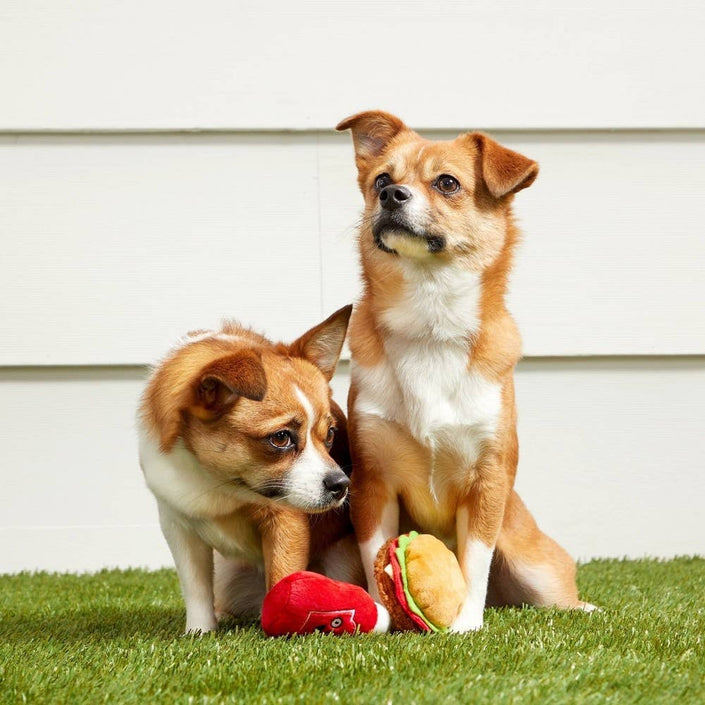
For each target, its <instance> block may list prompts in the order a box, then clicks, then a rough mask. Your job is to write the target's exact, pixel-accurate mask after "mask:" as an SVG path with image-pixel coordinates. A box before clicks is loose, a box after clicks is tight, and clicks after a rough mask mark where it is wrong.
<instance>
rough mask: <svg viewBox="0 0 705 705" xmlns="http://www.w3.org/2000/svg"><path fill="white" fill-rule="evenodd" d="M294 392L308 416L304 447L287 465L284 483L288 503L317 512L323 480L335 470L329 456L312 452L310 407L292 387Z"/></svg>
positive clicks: (312, 418)
mask: <svg viewBox="0 0 705 705" xmlns="http://www.w3.org/2000/svg"><path fill="white" fill-rule="evenodd" d="M294 392H295V393H296V396H297V397H298V399H299V401H300V402H301V405H302V406H303V407H304V411H305V412H306V416H307V417H308V427H307V429H306V445H305V446H304V449H303V452H302V453H301V455H300V456H299V457H298V458H297V459H296V462H295V463H294V464H293V465H292V466H291V470H290V471H289V475H288V478H287V481H286V485H287V499H288V501H289V504H291V505H293V506H295V507H299V508H300V509H304V510H311V509H320V508H321V503H322V502H323V501H324V486H323V478H324V477H325V475H326V474H327V473H329V472H330V471H331V470H332V469H333V467H335V466H334V465H333V463H332V461H331V459H330V458H329V457H327V456H326V457H324V456H322V455H321V453H320V452H319V451H318V450H316V448H315V446H314V444H313V440H312V438H311V430H312V428H313V424H314V421H315V412H314V410H313V404H311V401H310V400H309V398H308V397H307V396H306V395H305V394H304V393H303V392H302V391H301V390H300V389H299V388H298V387H297V386H296V385H294Z"/></svg>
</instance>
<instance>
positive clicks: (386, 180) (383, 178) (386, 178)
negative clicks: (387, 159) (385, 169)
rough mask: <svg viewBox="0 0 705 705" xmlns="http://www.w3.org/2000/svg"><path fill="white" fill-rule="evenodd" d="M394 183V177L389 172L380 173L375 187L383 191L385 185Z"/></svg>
mask: <svg viewBox="0 0 705 705" xmlns="http://www.w3.org/2000/svg"><path fill="white" fill-rule="evenodd" d="M391 183H392V177H391V176H390V175H389V174H386V173H385V174H380V175H379V176H378V177H377V178H376V179H375V188H376V189H377V190H378V191H381V190H382V189H383V188H384V187H385V186H388V185H389V184H391Z"/></svg>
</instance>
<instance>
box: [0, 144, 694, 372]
mask: <svg viewBox="0 0 705 705" xmlns="http://www.w3.org/2000/svg"><path fill="white" fill-rule="evenodd" d="M437 134H438V135H440V136H450V135H451V134H452V133H437ZM496 136H497V137H498V138H499V139H500V140H501V141H503V142H504V143H505V144H507V145H509V146H511V147H514V148H516V149H519V150H520V151H522V152H524V153H525V154H527V155H529V156H531V157H534V158H536V159H537V160H538V161H539V162H540V164H541V168H542V170H541V174H540V177H539V179H538V180H537V181H536V183H535V185H534V186H532V187H531V188H530V189H528V190H526V191H524V192H522V193H520V194H519V195H518V196H517V199H516V212H517V215H518V217H519V221H520V225H521V227H522V230H523V233H524V239H523V243H522V245H521V247H520V248H519V251H518V253H517V258H516V266H515V270H514V273H513V276H512V285H511V290H510V308H511V310H512V311H513V313H514V314H515V315H516V317H517V319H518V321H519V325H520V328H521V331H522V335H523V337H524V351H525V354H526V355H528V356H537V355H538V356H541V355H613V354H637V355H643V354H697V353H701V352H702V351H703V350H705V316H703V315H702V310H703V301H705V277H703V276H702V272H703V262H705V238H703V237H702V223H703V222H705V199H703V198H702V193H704V192H705V169H703V168H702V164H703V163H705V133H703V132H690V133H672V132H671V133H669V132H658V133H618V134H607V133H568V134H565V133H541V134H527V133H501V132H500V133H498V134H497V135H496ZM0 193H2V196H1V197H0V200H1V201H2V208H0V238H1V239H2V243H3V257H2V265H1V267H2V275H3V276H2V277H1V278H0V297H1V298H0V301H2V304H1V307H2V309H3V315H2V317H0V332H1V333H2V335H3V345H2V347H1V348H0V364H5V365H27V364H30V365H31V364H74V365H75V364H78V365H81V364H143V363H147V362H151V361H153V360H154V359H155V358H156V357H158V356H159V355H160V354H161V353H162V352H163V351H164V350H165V349H166V348H167V347H168V345H169V344H170V343H171V342H172V341H173V340H174V339H175V338H176V337H177V336H178V335H181V334H182V333H184V332H185V331H186V330H188V329H190V328H196V327H204V326H213V325H216V324H217V323H218V321H219V320H220V318H222V317H224V316H232V317H235V318H238V319H240V320H243V321H244V322H246V323H249V324H252V325H255V326H257V327H265V329H266V330H267V331H269V332H271V333H272V334H274V335H280V336H283V337H284V338H285V339H286V338H293V337H294V336H295V335H296V334H298V332H300V331H301V330H303V329H304V328H305V327H307V326H309V325H313V324H314V323H316V322H317V321H318V320H319V319H320V318H321V317H322V316H323V315H327V314H328V313H330V312H332V311H333V310H335V309H336V308H338V307H339V306H342V305H344V304H346V303H349V302H350V301H352V300H354V299H355V298H356V297H357V296H358V294H359V278H358V263H357V254H356V249H355V244H354V241H355V233H356V228H357V223H358V220H359V213H360V210H361V206H362V199H361V196H360V194H359V192H358V191H357V184H356V180H355V170H354V166H353V161H352V148H351V145H350V141H349V137H348V136H347V135H332V134H311V135H304V134H299V135H293V134H288V135H263V134H237V135H236V134H230V135H198V136H195V135H189V136H186V135H181V136H177V135H161V136H157V135H151V136H148V135H142V136H137V135H133V136H126V135H122V136H95V135H93V136H23V137H12V138H11V137H7V136H6V137H0Z"/></svg>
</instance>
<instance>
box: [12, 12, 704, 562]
mask: <svg viewBox="0 0 705 705" xmlns="http://www.w3.org/2000/svg"><path fill="white" fill-rule="evenodd" d="M267 7H268V9H267V10H262V9H257V8H258V5H256V4H254V3H248V2H215V1H211V2H204V3H183V2H182V3H178V2H177V3H166V2H153V3H146V4H145V3H132V2H129V1H128V2H120V3H118V2H101V3H95V2H90V1H89V0H77V1H76V2H72V3H63V4H56V3H49V2H36V1H25V2H9V3H6V4H5V5H4V6H3V8H2V10H0V95H1V96H2V110H0V246H1V249H0V252H1V254H0V340H2V343H1V344H0V400H1V401H2V404H1V406H0V448H2V450H1V451H0V463H1V464H0V479H1V480H2V488H3V489H2V491H1V492H0V571H9V570H21V569H35V568H47V569H52V570H64V569H66V570H68V569H70V570H83V569H95V568H99V567H101V566H104V565H119V566H127V565H151V566H155V565H162V564H165V563H168V553H167V551H166V548H165V545H164V543H163V540H162V539H161V536H160V534H159V530H158V528H157V524H156V514H155V508H154V506H153V502H152V500H151V497H150V495H149V493H148V492H147V490H146V489H145V488H144V486H143V483H142V479H141V476H140V472H139V468H138V466H137V462H136V451H135V440H134V429H133V415H134V408H135V405H136V401H137V397H138V396H139V393H140V389H141V386H142V384H143V382H144V378H145V374H146V372H145V368H144V365H145V364H147V363H149V362H151V361H154V360H155V359H156V358H158V357H159V355H160V354H161V353H162V352H163V351H164V350H165V348H166V347H167V346H168V345H169V343H170V342H171V341H172V340H173V339H174V338H175V337H177V336H178V335H180V334H181V333H183V332H184V331H186V330H187V329H189V328H193V327H203V326H211V325H215V324H216V323H217V322H218V320H219V319H220V318H222V317H225V316H228V317H237V318H240V319H241V320H244V321H246V322H248V323H250V324H252V325H254V326H256V327H257V328H259V329H261V330H264V331H266V332H268V333H270V334H272V335H273V336H275V337H281V338H285V339H286V338H292V337H294V336H295V335H297V334H298V333H300V332H301V331H302V330H303V329H305V328H306V327H307V326H309V325H312V324H314V323H316V322H317V321H318V320H320V319H321V318H322V317H323V316H324V315H327V314H328V313H330V312H331V311H332V310H334V309H335V308H337V307H338V306H341V305H343V304H345V303H348V302H349V301H350V300H352V299H354V298H355V296H356V292H357V289H358V284H357V271H356V269H357V267H356V261H355V255H354V249H355V248H354V244H353V239H354V232H355V224H356V220H357V214H358V212H359V209H360V205H361V198H360V196H359V194H358V193H357V190H356V185H355V173H354V167H353V163H352V150H351V147H350V143H349V138H348V136H346V135H336V134H334V133H333V132H332V131H331V127H332V126H333V125H334V124H335V123H336V122H337V121H338V120H339V119H341V118H342V117H344V116H346V115H347V114H350V113H352V112H355V111H357V110H360V109H365V108H370V107H384V108H386V109H388V110H392V111H396V112H398V113H399V114H400V115H401V116H402V117H403V118H404V119H405V120H406V121H407V122H408V123H409V124H411V125H412V126H416V127H419V128H423V129H424V130H426V132H427V134H429V135H431V136H439V137H444V136H452V135H453V134H454V131H456V130H458V129H470V128H482V129H487V130H490V131H493V132H494V134H495V135H496V136H497V137H498V139H500V140H501V141H503V142H504V143H506V144H507V145H509V146H512V147H514V148H515V149H518V150H520V151H523V152H524V153H526V154H527V155H529V156H531V157H533V158H535V159H537V160H538V161H539V162H540V163H541V169H542V171H541V175H540V178H539V180H538V181H537V182H536V184H535V185H534V186H533V187H532V188H531V189H529V190H528V191H526V192H523V193H522V194H520V195H519V196H518V198H517V213H518V215H519V219H520V223H521V225H522V229H523V231H524V241H523V244H522V246H521V248H520V251H519V253H518V257H517V265H516V269H515V273H514V276H513V282H512V292H511V308H512V310H513V311H514V312H515V314H516V316H517V319H518V321H519V324H520V327H521V330H522V333H523V337H524V342H525V346H524V348H525V353H526V356H527V359H526V360H525V361H524V362H523V363H522V364H521V365H520V367H519V370H518V375H517V391H518V398H519V411H520V441H521V448H522V452H521V464H520V472H519V480H518V484H519V488H520V490H521V492H522V494H523V495H524V496H525V497H526V498H527V500H528V502H529V504H530V506H531V507H532V508H533V509H534V510H535V513H536V514H537V516H538V518H539V519H540V521H541V523H542V525H543V526H544V527H545V528H546V529H548V530H550V532H551V533H552V534H553V535H555V536H556V538H558V539H559V540H561V541H562V542H563V543H564V544H565V545H566V546H567V547H568V548H569V550H571V551H572V552H573V553H574V554H575V555H576V556H579V557H582V558H588V557H591V556H603V555H604V556H606V555H610V556H614V555H632V556H638V555H645V554H650V555H660V556H669V555H674V554H680V553H696V552H698V553H705V522H704V521H703V519H702V511H701V506H702V503H703V498H705V485H704V484H703V483H704V480H703V478H704V477H705V474H704V473H703V471H702V470H703V460H702V459H703V457H705V433H703V428H704V426H705V315H704V314H703V310H704V306H703V304H704V303H705V277H704V276H703V274H704V266H705V236H704V235H705V234H704V233H703V225H702V224H703V222H705V198H703V193H705V166H704V165H705V91H703V90H702V87H701V86H702V67H703V66H704V65H705V50H704V49H703V47H705V44H703V43H702V41H701V37H700V35H701V33H702V27H703V25H705V6H703V5H702V3H685V2H681V3H673V2H671V3H665V2H662V3H659V2H656V3H651V4H649V6H648V7H644V6H643V3H634V4H623V5H622V7H620V8H615V7H614V6H613V3H610V2H603V1H602V0H600V1H598V2H593V3H590V4H589V5H585V6H584V7H578V6H573V7H567V6H566V5H565V4H564V3H558V2H539V3H532V4H531V6H529V5H526V4H519V3H517V4H511V5H509V4H504V3H495V4H493V5H488V4H487V3H482V4H477V5H475V4H473V3H450V2H441V3H430V2H428V1H424V2H416V3H407V4H405V6H404V12H403V13H401V14H400V13H399V7H398V6H395V5H380V4H379V3H368V2H356V3H346V2H342V3H319V2H315V3H314V2H305V3H302V2H288V3H283V2H282V3H279V4H278V3H273V4H272V3H270V4H269V5H268V6H267ZM346 385H347V364H346V363H343V365H342V366H341V370H340V372H339V375H338V377H337V378H336V381H335V389H336V394H337V396H338V397H339V399H340V400H341V401H343V402H344V397H345V388H346Z"/></svg>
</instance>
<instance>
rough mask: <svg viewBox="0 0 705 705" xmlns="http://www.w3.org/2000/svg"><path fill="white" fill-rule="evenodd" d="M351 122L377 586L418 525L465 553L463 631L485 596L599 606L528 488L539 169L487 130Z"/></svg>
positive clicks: (361, 531)
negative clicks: (529, 196)
mask: <svg viewBox="0 0 705 705" xmlns="http://www.w3.org/2000/svg"><path fill="white" fill-rule="evenodd" d="M337 129H338V130H347V129H349V130H351V132H352V137H353V142H354V146H355V160H356V163H357V168H358V183H359V186H360V189H361V191H362V194H363V197H364V199H365V211H364V216H363V224H362V227H361V229H360V234H359V249H360V257H361V262H362V272H363V281H364V290H363V295H362V299H361V301H360V302H359V304H358V305H357V306H356V308H355V311H354V313H353V318H352V320H351V324H350V349H351V351H352V381H351V388H350V396H349V403H348V424H349V433H350V440H351V451H352V457H353V467H354V472H353V476H352V485H351V500H350V501H351V513H352V519H353V524H354V526H355V531H356V534H357V539H358V542H359V545H360V551H361V554H362V561H363V565H364V567H365V572H366V575H367V583H368V589H369V590H370V593H371V594H372V596H373V597H375V598H376V599H377V598H378V595H377V594H376V585H375V580H374V578H373V564H374V560H375V557H376V555H377V552H378V550H379V548H380V547H381V546H382V544H384V542H385V541H386V540H387V539H389V538H391V537H392V536H395V535H397V534H398V533H399V531H400V530H403V531H405V530H408V529H409V528H417V529H419V530H420V531H423V532H428V533H431V534H434V535H435V536H437V537H438V538H441V539H442V540H444V541H445V542H446V543H447V544H448V545H449V546H450V547H451V548H453V549H454V550H455V551H456V554H457V556H458V560H459V562H460V565H461V568H462V571H463V574H464V576H465V580H466V582H467V598H466V601H465V604H464V607H463V609H462V611H461V613H460V615H459V617H458V618H457V620H456V622H455V623H454V625H453V629H454V630H455V631H458V632H465V631H470V630H474V629H479V628H480V627H481V626H482V624H483V610H484V607H485V605H486V604H489V605H521V604H530V605H541V606H549V605H554V606H559V607H565V608H582V609H588V610H589V609H591V608H592V605H588V604H586V603H583V602H581V601H580V600H579V599H578V593H577V588H576V584H575V565H574V563H573V561H572V559H571V558H570V557H569V556H568V554H567V553H566V552H565V551H564V550H563V549H562V548H561V547H560V546H559V545H558V544H557V543H556V542H555V541H553V540H552V539H551V538H549V537H548V536H546V535H545V534H544V533H542V532H541V531H540V530H539V528H538V527H537V525H536V522H535V521H534V519H533V517H532V516H531V514H530V513H529V511H528V510H527V509H526V507H525V506H524V504H523V503H522V501H521V499H520V498H519V497H518V495H517V494H516V493H515V492H514V490H513V485H514V477H515V474H516V468H517V460H518V443H517V433H516V409H515V404H514V381H513V372H514V367H515V365H516V363H517V361H518V360H519V358H520V356H521V342H520V338H519V333H518V331H517V327H516V325H515V323H514V321H513V319H512V317H511V315H510V314H509V312H508V311H507V309H506V307H505V292H506V288H507V276H508V273H509V270H510V268H511V263H512V252H513V250H514V246H515V244H516V242H517V238H518V233H517V229H516V227H515V225H514V221H513V218H512V210H511V205H512V201H513V198H514V194H515V193H516V192H517V191H520V190H521V189H524V188H526V187H527V186H530V185H531V184H532V183H533V181H534V179H535V178H536V176H537V174H538V165H537V164H536V162H534V161H532V160H530V159H527V158H526V157H524V156H522V155H521V154H518V153H516V152H513V151H511V150H509V149H506V148H505V147H502V146H501V145H499V144H498V143H497V142H495V141H494V140H492V139H491V138H490V137H488V136H487V135H484V134H481V133H479V132H473V133H468V134H463V135H460V136H459V137H458V138H456V139H455V140H452V141H447V142H434V141H429V140H426V139H423V138H421V137H420V136H419V135H418V134H417V133H416V132H414V131H412V130H410V129H409V128H408V127H407V126H406V125H405V124H404V123H403V122H402V121H401V120H400V119H399V118H397V117H394V116H393V115H390V114H388V113H384V112H380V111H372V112H364V113H360V114H358V115H354V116H352V117H350V118H348V119H346V120H343V121H342V122H341V123H340V124H339V125H338V127H337Z"/></svg>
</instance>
